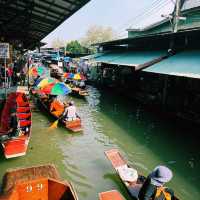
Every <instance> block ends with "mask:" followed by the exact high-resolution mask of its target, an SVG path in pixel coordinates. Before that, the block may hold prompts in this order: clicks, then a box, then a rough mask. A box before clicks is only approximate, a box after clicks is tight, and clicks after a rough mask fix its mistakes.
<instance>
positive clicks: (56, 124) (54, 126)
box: [49, 118, 59, 129]
mask: <svg viewBox="0 0 200 200" xmlns="http://www.w3.org/2000/svg"><path fill="white" fill-rule="evenodd" d="M58 121H59V118H58V119H57V120H56V121H55V122H53V123H52V125H51V126H50V127H49V129H54V128H57V127H58Z"/></svg>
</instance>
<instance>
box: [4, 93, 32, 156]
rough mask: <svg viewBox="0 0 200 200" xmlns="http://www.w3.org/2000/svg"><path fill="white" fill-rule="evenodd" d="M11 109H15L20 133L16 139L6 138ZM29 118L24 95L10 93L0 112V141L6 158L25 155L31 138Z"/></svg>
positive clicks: (29, 110) (28, 109)
mask: <svg viewBox="0 0 200 200" xmlns="http://www.w3.org/2000/svg"><path fill="white" fill-rule="evenodd" d="M22 96H23V98H22ZM12 109H16V116H17V118H18V130H19V132H20V133H19V135H18V136H16V137H13V136H8V130H9V129H10V127H9V121H10V115H11V110H12ZM31 117H32V116H31V109H30V103H29V101H28V98H27V96H26V94H24V93H21V92H15V93H10V94H9V95H8V97H7V99H6V103H5V105H4V108H3V111H2V115H1V129H0V141H1V145H2V147H3V152H4V155H5V157H6V158H14V157H19V156H24V155H26V151H27V148H28V144H29V140H30V137H31V125H32V120H31Z"/></svg>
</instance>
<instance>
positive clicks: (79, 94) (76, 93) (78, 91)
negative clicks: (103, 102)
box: [70, 87, 89, 98]
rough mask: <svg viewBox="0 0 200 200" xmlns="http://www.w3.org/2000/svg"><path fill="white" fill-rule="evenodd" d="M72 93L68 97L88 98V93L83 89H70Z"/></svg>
mask: <svg viewBox="0 0 200 200" xmlns="http://www.w3.org/2000/svg"><path fill="white" fill-rule="evenodd" d="M71 89H72V92H71V93H70V95H72V96H76V97H81V98H82V97H85V96H88V95H89V94H88V92H87V90H85V89H81V88H79V87H72V88H71Z"/></svg>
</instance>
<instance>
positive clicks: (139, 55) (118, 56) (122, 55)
mask: <svg viewBox="0 0 200 200" xmlns="http://www.w3.org/2000/svg"><path fill="white" fill-rule="evenodd" d="M166 55H167V51H127V52H109V53H105V54H103V55H102V56H99V57H97V58H95V60H96V62H100V63H107V64H113V65H122V66H133V67H137V66H139V65H143V64H145V63H149V62H151V61H153V60H155V59H158V58H161V57H163V56H166Z"/></svg>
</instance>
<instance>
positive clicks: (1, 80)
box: [0, 60, 28, 88]
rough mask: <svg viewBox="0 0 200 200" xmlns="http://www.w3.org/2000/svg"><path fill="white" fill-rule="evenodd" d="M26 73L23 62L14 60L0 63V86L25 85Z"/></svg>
mask: <svg viewBox="0 0 200 200" xmlns="http://www.w3.org/2000/svg"><path fill="white" fill-rule="evenodd" d="M27 73H28V67H27V64H26V63H25V62H22V61H17V60H16V61H15V62H14V63H9V64H7V65H6V66H5V65H4V64H0V87H7V88H10V87H11V86H16V85H25V83H26V76H27Z"/></svg>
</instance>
